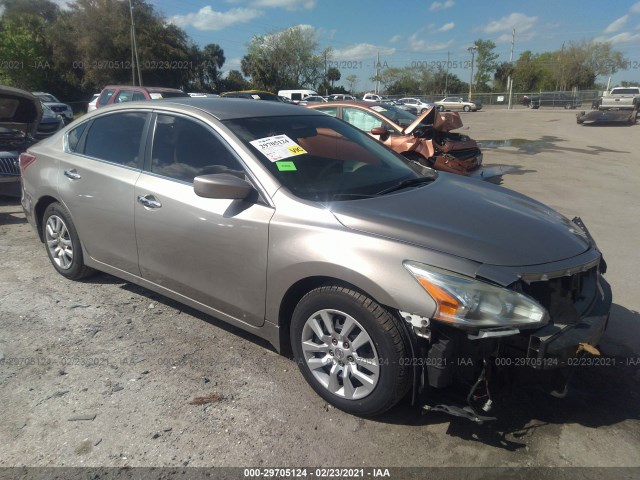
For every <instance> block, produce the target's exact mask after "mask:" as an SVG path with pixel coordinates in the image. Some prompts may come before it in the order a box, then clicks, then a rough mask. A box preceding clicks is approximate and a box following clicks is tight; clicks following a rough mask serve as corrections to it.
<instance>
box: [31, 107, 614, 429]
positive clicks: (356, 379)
mask: <svg viewBox="0 0 640 480" xmlns="http://www.w3.org/2000/svg"><path fill="white" fill-rule="evenodd" d="M115 139H117V141H114V140H115ZM405 162H406V159H404V158H403V157H402V156H400V155H398V154H396V153H394V152H393V151H391V150H389V149H388V148H385V147H384V146H383V145H380V143H378V142H376V141H375V140H373V139H372V138H370V137H369V136H368V135H367V134H365V133H363V132H360V131H359V130H358V129H355V128H353V127H351V126H349V125H348V124H347V123H345V122H343V121H340V120H338V119H336V118H332V117H331V116H330V115H325V114H322V113H320V112H315V111H313V110H311V109H307V108H304V109H303V108H291V107H289V106H286V105H282V104H279V103H277V102H240V101H234V100H233V99H229V100H226V99H200V98H175V99H172V100H170V101H167V102H157V103H153V104H151V103H149V102H140V103H138V104H136V105H121V106H115V107H112V108H109V109H99V110H96V111H95V112H92V113H90V114H87V115H86V116H85V117H83V118H82V119H80V120H79V121H78V122H76V123H74V124H72V125H69V126H67V127H66V128H65V129H64V130H63V131H62V132H59V133H58V134H56V135H54V136H53V137H52V138H50V139H49V140H47V141H44V142H41V143H39V144H37V145H34V146H32V147H30V148H29V149H28V151H27V152H26V153H23V154H21V155H20V167H21V169H22V172H23V190H24V194H23V198H22V206H23V209H24V212H25V215H26V218H27V219H28V221H29V223H30V224H31V225H32V226H33V228H34V229H35V231H36V232H37V234H38V236H39V237H40V239H41V240H42V241H43V243H44V250H45V252H46V255H48V256H49V259H50V260H51V263H52V265H53V268H55V270H56V271H57V272H58V273H60V274H61V275H62V276H64V277H66V278H69V279H80V278H83V277H86V276H88V275H89V274H90V273H91V272H92V270H93V269H98V270H101V271H104V272H107V273H110V274H113V275H116V276H118V277H121V278H123V279H125V280H127V281H130V282H132V283H135V284H138V285H141V286H143V287H145V288H148V289H149V290H152V291H155V292H158V293H161V294H163V295H166V296H168V297H170V298H173V299H175V300H177V301H180V302H182V303H185V304H187V305H190V306H191V307H193V308H195V309H197V310H200V311H202V312H205V313H208V314H211V315H213V316H215V317H217V318H219V319H221V320H224V321H226V322H229V323H230V324H232V325H236V326H237V327H239V328H242V329H244V330H247V331H249V332H252V333H253V334H255V335H258V336H260V337H262V338H265V339H267V340H268V341H269V342H270V343H272V344H273V345H274V347H275V348H276V349H277V350H278V351H283V350H284V351H286V350H288V348H289V347H290V348H291V350H292V351H293V356H294V358H295V361H296V362H297V365H298V366H299V368H300V371H301V373H302V375H303V377H304V378H305V379H306V380H307V382H309V384H310V385H311V387H312V388H313V389H314V390H315V391H316V392H317V393H318V394H319V395H320V396H321V397H322V398H324V399H325V400H326V401H327V402H329V403H331V404H332V405H335V406H336V407H338V408H341V409H343V410H345V411H347V412H351V413H354V414H357V415H375V414H380V413H382V412H384V411H386V410H387V409H389V408H391V407H392V406H393V405H394V404H396V403H397V402H398V401H399V400H400V399H401V398H403V397H404V396H405V394H407V393H408V392H409V391H411V392H414V391H418V390H419V389H420V388H422V387H423V386H424V387H425V388H429V389H434V390H438V389H445V388H449V387H452V386H454V385H456V384H457V385H459V386H460V387H461V388H463V394H462V396H461V397H460V400H459V401H460V402H461V404H462V405H464V406H465V408H464V409H463V408H461V407H457V408H458V410H456V411H459V412H462V413H461V415H463V416H466V417H467V418H469V419H472V420H481V419H482V418H483V416H484V415H486V412H487V411H490V410H491V408H492V397H491V392H492V391H493V388H494V386H495V385H496V384H498V383H499V382H500V379H506V378H508V377H509V375H508V373H515V374H523V372H526V374H527V376H526V378H528V380H529V382H531V383H534V384H536V385H540V386H543V385H545V386H546V383H545V382H543V381H541V380H539V378H543V379H549V380H550V381H551V383H552V385H551V386H550V387H549V388H551V390H550V392H551V393H556V394H558V395H559V396H561V395H562V393H563V392H565V391H566V390H565V389H566V382H567V377H566V375H568V373H569V372H568V369H569V365H577V364H578V363H579V361H580V358H581V356H583V355H586V354H588V352H592V351H594V348H595V347H593V345H595V344H596V343H597V342H598V339H599V338H600V337H601V335H602V333H603V331H604V329H605V327H606V323H607V318H608V315H609V309H610V306H611V290H610V288H609V286H608V284H607V282H606V281H605V279H604V277H603V276H602V274H603V273H604V270H605V263H604V261H603V259H602V254H601V253H600V251H599V250H598V248H597V246H596V243H595V241H594V240H593V239H592V238H591V236H590V235H589V233H588V231H587V229H586V227H584V225H583V224H582V222H581V221H580V220H579V219H578V218H576V219H574V220H573V221H571V220H568V219H567V218H565V217H563V216H562V215H560V214H558V213H556V212H554V211H553V210H551V209H550V208H549V207H547V206H545V205H543V204H541V203H539V202H537V201H535V200H533V199H531V198H528V197H525V196H524V195H521V194H519V193H516V192H513V191H509V190H506V189H504V188H501V187H499V186H496V185H493V184H488V183H486V182H478V181H475V180H472V179H466V178H463V177H460V176H456V175H447V174H438V173H437V172H435V171H433V170H429V173H430V174H429V175H427V176H425V175H422V174H419V173H416V172H415V171H414V170H413V169H412V168H410V167H409V166H407V164H406V163H405ZM425 170H428V169H425ZM185 232H188V235H187V234H185ZM165 340H166V341H169V342H170V341H171V337H170V335H168V336H167V338H166V339H165ZM211 348H214V349H215V348H216V346H215V344H212V347H211ZM585 352H586V353H585ZM461 359H464V362H461V361H460V360H461ZM496 359H501V361H500V362H498V361H496ZM506 359H509V360H510V361H509V362H508V361H507V360H506ZM502 360H504V361H502ZM509 365H511V367H509ZM514 365H516V366H517V367H515V368H513V366H514ZM536 372H537V373H536ZM422 380H424V383H422ZM516 385H517V383H516ZM594 388H597V386H595V385H594ZM451 393H452V395H453V393H454V390H453V389H451ZM451 403H452V405H455V403H454V401H453V400H451ZM257 407H258V405H256V408H257ZM447 408H449V407H447ZM450 411H453V406H452V407H450Z"/></svg>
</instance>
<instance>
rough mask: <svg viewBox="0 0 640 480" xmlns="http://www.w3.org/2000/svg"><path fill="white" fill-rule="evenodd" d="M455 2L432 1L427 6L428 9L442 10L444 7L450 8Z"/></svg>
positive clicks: (448, 0) (450, 0) (446, 0)
mask: <svg viewBox="0 0 640 480" xmlns="http://www.w3.org/2000/svg"><path fill="white" fill-rule="evenodd" d="M455 4H456V2H454V1H453V0H445V1H444V2H433V3H432V4H431V6H430V7H429V10H431V11H436V10H444V9H445V8H451V7H453V6H454V5H455Z"/></svg>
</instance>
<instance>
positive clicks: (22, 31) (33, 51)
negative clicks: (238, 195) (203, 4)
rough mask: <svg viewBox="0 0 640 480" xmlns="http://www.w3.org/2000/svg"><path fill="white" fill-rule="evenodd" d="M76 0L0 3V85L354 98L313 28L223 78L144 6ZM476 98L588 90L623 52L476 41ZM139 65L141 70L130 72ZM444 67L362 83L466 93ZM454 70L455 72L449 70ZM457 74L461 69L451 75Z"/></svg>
mask: <svg viewBox="0 0 640 480" xmlns="http://www.w3.org/2000/svg"><path fill="white" fill-rule="evenodd" d="M131 7H132V8H131V9H130V7H129V1H128V0H75V1H73V2H71V3H69V4H68V8H66V9H61V8H60V7H58V6H57V5H56V4H55V3H53V2H52V1H51V0H0V10H2V17H0V59H1V64H0V83H2V84H8V85H14V86H17V87H21V88H24V89H27V90H36V89H38V90H45V91H51V92H56V93H57V94H58V95H59V96H61V97H63V98H65V99H68V100H74V99H81V98H86V96H87V95H88V94H89V93H93V92H95V91H99V90H100V89H101V88H102V87H103V86H104V85H106V84H112V83H115V84H131V83H132V82H134V81H135V82H137V83H142V84H144V85H149V86H151V85H154V86H165V87H175V88H182V89H184V90H187V91H201V92H221V91H226V90H239V89H247V88H258V89H264V90H269V91H277V90H279V89H288V88H310V89H315V90H317V91H319V92H320V93H342V92H347V91H349V92H355V91H356V89H357V85H358V83H359V81H360V79H359V78H358V77H357V76H356V75H354V74H352V75H349V76H347V77H346V78H345V79H344V80H345V82H346V85H347V87H348V89H345V88H344V87H342V86H336V85H335V82H337V81H339V80H340V79H341V72H340V70H339V69H338V68H335V67H334V66H332V64H333V65H335V64H339V62H335V61H333V60H335V59H334V58H333V51H332V49H331V48H325V49H320V47H319V44H318V42H317V40H316V37H315V34H314V31H313V29H311V28H306V27H303V26H297V27H291V28H287V29H284V30H281V31H275V32H272V33H269V34H265V35H257V36H255V37H253V38H252V39H251V40H250V41H249V43H248V45H247V53H246V55H245V56H244V57H243V58H242V61H241V67H240V70H231V71H230V72H228V73H227V75H226V76H224V77H223V76H222V74H221V68H222V67H223V65H224V63H225V60H226V59H225V55H224V50H223V49H222V47H221V46H220V45H218V44H216V43H211V44H208V45H205V46H204V47H200V46H198V45H196V44H195V43H194V42H193V40H192V39H191V38H190V37H189V36H188V35H187V34H186V32H185V31H184V30H183V29H181V28H179V27H178V26H176V25H174V24H172V23H170V22H168V21H167V19H166V18H165V17H164V16H163V15H162V14H161V13H159V12H158V11H156V10H155V9H154V7H153V5H152V4H151V3H149V1H147V0H131ZM132 13H133V15H134V18H135V29H136V43H137V50H138V59H139V62H138V64H137V65H136V60H135V58H134V57H132V47H131V15H132ZM473 48H474V51H473V54H474V55H473V62H468V63H471V65H464V67H463V68H464V69H468V68H470V67H471V68H472V71H473V78H472V79H471V81H472V88H473V91H474V92H504V91H506V90H507V79H508V78H509V77H510V78H512V79H513V88H514V91H519V92H529V91H538V90H571V89H573V88H577V89H581V90H584V89H595V88H598V87H601V85H597V84H596V79H597V77H599V76H607V75H613V74H614V73H616V72H617V71H619V70H624V69H625V68H626V67H627V65H628V62H626V60H625V58H624V56H623V54H622V53H621V52H619V51H616V50H614V49H613V47H612V46H611V44H609V43H602V42H588V41H582V42H571V43H569V44H566V45H565V44H563V45H562V48H560V49H559V50H557V51H553V52H542V53H533V52H531V51H525V52H522V53H521V54H520V55H519V57H518V58H517V59H516V60H515V61H513V62H498V58H499V56H498V54H497V53H496V52H495V49H496V45H495V43H493V42H492V41H491V40H483V39H478V40H476V41H475V42H474V43H473ZM134 65H136V66H137V67H139V69H140V77H141V78H138V76H137V69H133V68H132V67H133V66H134ZM447 67H448V65H447V64H446V63H445V62H434V64H428V65H426V64H424V62H417V64H413V65H409V66H405V67H385V68H382V69H378V73H377V74H376V75H375V76H374V77H371V78H369V80H370V81H372V82H379V83H380V85H382V88H383V91H384V92H385V93H387V94H389V95H404V94H420V95H434V94H444V93H464V92H467V91H468V90H469V83H468V82H465V81H464V80H462V79H460V78H459V77H458V76H457V75H456V74H455V73H453V72H451V71H449V70H450V69H449V68H447ZM453 70H456V68H453ZM457 71H459V69H458V70H457Z"/></svg>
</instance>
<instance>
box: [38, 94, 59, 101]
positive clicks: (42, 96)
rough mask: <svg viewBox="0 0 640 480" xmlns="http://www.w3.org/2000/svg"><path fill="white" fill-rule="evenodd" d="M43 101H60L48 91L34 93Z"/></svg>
mask: <svg viewBox="0 0 640 480" xmlns="http://www.w3.org/2000/svg"><path fill="white" fill-rule="evenodd" d="M36 96H37V97H38V98H39V99H40V100H42V101H43V102H51V103H54V102H55V103H60V101H59V100H58V99H57V98H56V97H54V96H53V95H51V94H49V93H39V94H37V95H36Z"/></svg>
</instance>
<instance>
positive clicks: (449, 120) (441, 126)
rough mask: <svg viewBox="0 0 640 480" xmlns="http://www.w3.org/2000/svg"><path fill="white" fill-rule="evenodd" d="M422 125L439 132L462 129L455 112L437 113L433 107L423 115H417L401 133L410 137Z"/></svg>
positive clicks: (460, 121) (458, 116)
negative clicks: (430, 126)
mask: <svg viewBox="0 0 640 480" xmlns="http://www.w3.org/2000/svg"><path fill="white" fill-rule="evenodd" d="M424 125H432V126H433V129H434V130H438V131H439V132H450V131H451V130H455V129H456V128H460V127H462V120H461V119H460V114H458V113H457V112H438V110H437V109H436V107H435V106H433V107H431V108H430V109H429V110H427V111H426V112H424V113H423V114H421V115H418V117H417V118H416V119H415V120H414V121H413V123H412V124H411V125H409V126H408V127H407V128H405V129H404V130H403V131H402V133H404V134H405V135H411V134H412V133H413V131H414V130H415V129H416V128H418V127H420V126H424Z"/></svg>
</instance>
